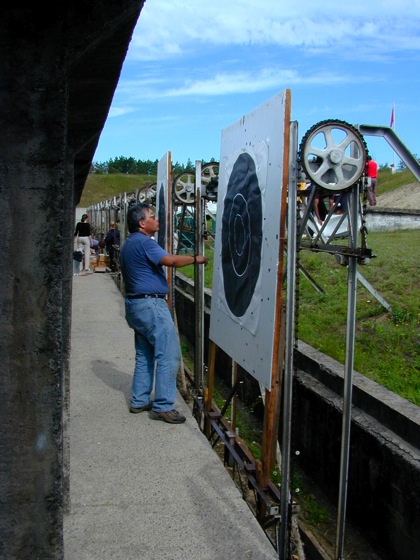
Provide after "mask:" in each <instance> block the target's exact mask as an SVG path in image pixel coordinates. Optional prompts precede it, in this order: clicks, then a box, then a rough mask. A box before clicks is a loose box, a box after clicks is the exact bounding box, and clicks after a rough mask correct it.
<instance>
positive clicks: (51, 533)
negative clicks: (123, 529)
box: [0, 0, 143, 560]
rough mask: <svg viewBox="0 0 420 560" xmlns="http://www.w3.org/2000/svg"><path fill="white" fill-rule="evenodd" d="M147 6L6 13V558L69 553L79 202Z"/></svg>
mask: <svg viewBox="0 0 420 560" xmlns="http://www.w3.org/2000/svg"><path fill="white" fill-rule="evenodd" d="M142 5H143V2H141V1H137V0H91V1H90V2H64V3H63V2H61V3H60V2H58V3H56V4H54V5H52V6H48V7H47V6H46V5H42V4H39V3H33V2H32V3H31V2H23V3H20V4H19V5H18V6H16V5H12V4H10V5H5V6H4V7H3V8H2V17H1V18H0V28H1V31H0V37H1V51H0V53H1V54H0V75H1V81H2V87H1V89H0V99H1V100H0V114H1V123H2V134H1V136H0V154H1V165H0V193H1V204H0V217H1V224H2V235H1V240H2V266H1V267H0V283H1V288H2V289H1V291H0V307H1V330H0V364H1V375H0V395H1V397H0V398H1V401H0V402H1V404H0V433H1V437H0V504H1V507H0V558H2V559H19V560H26V559H28V560H29V559H35V558H39V559H42V560H50V559H61V558H63V511H64V508H65V507H66V505H67V504H66V499H67V498H68V484H69V469H68V466H69V455H70V451H69V441H68V437H67V435H68V432H67V425H68V421H69V419H68V410H69V399H70V395H69V375H70V364H69V356H70V326H71V297H72V251H73V233H74V218H75V206H76V205H77V203H78V201H79V200H80V196H81V192H82V190H83V187H84V184H85V181H86V176H87V173H88V171H89V168H90V164H91V161H92V158H93V155H94V152H95V149H96V146H97V143H98V140H99V136H100V133H101V130H102V128H103V125H104V123H105V120H106V117H107V114H108V111H109V107H110V104H111V101H112V97H113V94H114V91H115V87H116V85H117V83H118V77H119V74H120V71H121V66H122V63H123V61H124V58H125V55H126V52H127V49H128V44H129V41H130V39H131V35H132V32H133V29H134V27H135V24H136V23H137V19H138V16H139V13H140V10H141V7H142Z"/></svg>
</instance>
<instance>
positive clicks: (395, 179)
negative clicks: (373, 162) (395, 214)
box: [376, 169, 417, 196]
mask: <svg viewBox="0 0 420 560" xmlns="http://www.w3.org/2000/svg"><path fill="white" fill-rule="evenodd" d="M416 181H417V179H416V178H415V177H414V175H413V174H412V172H411V171H410V170H409V169H404V171H398V172H397V173H392V171H391V170H390V169H388V170H382V171H381V170H380V171H379V173H378V186H377V192H376V194H377V195H378V196H379V195H381V194H384V193H386V192H391V191H394V190H396V189H398V188H399V187H403V186H405V185H409V184H410V183H414V182H416Z"/></svg>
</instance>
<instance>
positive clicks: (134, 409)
mask: <svg viewBox="0 0 420 560" xmlns="http://www.w3.org/2000/svg"><path fill="white" fill-rule="evenodd" d="M152 406H153V405H152V403H149V404H145V405H144V406H137V407H135V406H130V412H132V413H133V414H138V413H139V412H145V411H146V410H152Z"/></svg>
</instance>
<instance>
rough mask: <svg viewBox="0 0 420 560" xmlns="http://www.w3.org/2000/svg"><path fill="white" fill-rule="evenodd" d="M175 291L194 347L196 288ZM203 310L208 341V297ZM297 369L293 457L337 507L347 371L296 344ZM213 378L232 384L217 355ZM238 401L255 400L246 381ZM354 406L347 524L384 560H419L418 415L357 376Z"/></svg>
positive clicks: (182, 284) (185, 285)
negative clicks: (296, 456)
mask: <svg viewBox="0 0 420 560" xmlns="http://www.w3.org/2000/svg"><path fill="white" fill-rule="evenodd" d="M176 285H177V290H176V311H177V319H178V324H179V329H180V332H181V333H182V334H183V335H185V336H186V337H187V338H188V339H189V340H190V342H191V343H193V342H194V320H193V318H194V302H193V293H194V291H193V286H192V283H191V282H190V281H188V280H187V279H186V278H185V277H183V276H182V275H180V274H179V273H177V277H176ZM205 307H206V321H205V340H206V341H207V340H208V324H209V316H208V314H209V309H210V307H211V291H210V290H206V292H205ZM206 352H207V349H206ZM205 355H207V354H206V353H205ZM296 366H297V368H298V370H297V374H296V377H295V382H294V389H293V392H294V397H293V420H292V426H293V429H292V433H293V444H292V449H298V450H299V451H300V454H299V464H300V466H301V467H302V468H304V470H305V471H306V472H307V473H308V475H309V476H310V477H311V478H312V479H313V480H314V482H315V483H316V484H317V485H318V486H319V487H320V488H321V489H322V490H323V491H324V492H325V494H326V495H327V496H329V497H330V499H331V500H332V501H333V503H334V505H336V503H337V499H338V488H339V482H338V479H339V469H340V446H341V430H342V404H343V399H342V395H343V370H344V368H343V366H342V365H341V364H339V363H338V362H336V361H335V360H332V359H331V358H329V357H328V356H325V355H324V354H322V353H321V352H318V351H316V350H315V349H313V348H312V347H310V346H308V345H306V344H305V343H303V342H301V341H299V345H298V352H297V363H296ZM216 374H217V376H220V377H222V378H223V379H224V380H225V381H229V379H230V361H229V358H228V357H227V356H226V354H224V353H223V352H222V351H220V350H218V351H217V355H216ZM253 391H254V395H253V397H252V392H253ZM243 393H244V394H245V398H246V399H247V400H248V401H252V398H254V399H255V400H256V399H257V397H258V394H259V393H258V385H256V384H255V383H253V381H252V378H251V377H250V376H248V378H247V379H246V382H245V391H243ZM353 405H354V406H353V411H352V415H353V416H352V427H351V451H350V470H349V482H348V501H347V517H348V519H350V520H351V522H352V524H353V525H355V526H357V527H358V528H359V529H360V531H361V533H362V534H363V535H364V537H365V538H366V540H368V541H370V543H371V544H372V545H373V546H374V548H375V549H376V550H377V551H378V554H380V555H381V557H382V558H383V559H384V560H385V559H387V560H388V559H389V560H413V558H420V532H419V531H418V528H419V527H420V408H419V407H417V406H415V405H413V404H411V403H410V402H408V401H406V400H405V399H402V398H401V397H399V396H398V395H395V394H394V393H391V392H390V391H387V390H386V389H385V388H383V387H381V386H380V385H378V384H377V383H375V382H373V381H370V380H369V379H367V378H365V377H364V376H362V375H360V374H358V373H357V372H355V374H354V382H353ZM280 433H281V431H280Z"/></svg>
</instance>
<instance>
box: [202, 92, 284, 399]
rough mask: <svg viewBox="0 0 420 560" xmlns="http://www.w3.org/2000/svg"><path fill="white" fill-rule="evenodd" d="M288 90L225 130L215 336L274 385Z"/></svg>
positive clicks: (214, 293) (241, 362)
mask: <svg viewBox="0 0 420 560" xmlns="http://www.w3.org/2000/svg"><path fill="white" fill-rule="evenodd" d="M287 95H288V92H283V93H279V94H278V95H276V96H274V97H273V98H271V99H270V100H269V101H267V102H266V103H264V104H263V105H261V106H260V107H258V108H257V109H255V110H254V111H253V112H251V113H249V114H248V115H246V116H244V117H242V118H241V119H240V120H239V121H238V122H236V123H234V124H232V125H231V126H229V127H227V128H225V129H223V130H222V137H221V149H220V164H219V186H218V197H217V216H216V241H215V255H214V272H213V285H212V304H211V317H210V339H211V340H212V341H213V342H214V343H215V344H216V345H217V346H219V347H220V348H221V349H222V350H224V351H225V352H226V353H227V354H228V355H229V356H230V357H231V358H232V359H233V360H234V361H236V362H237V363H238V364H239V365H241V366H242V367H243V368H244V369H245V370H246V371H247V372H248V373H250V374H251V375H252V376H253V377H255V378H256V379H257V380H258V381H259V382H260V383H262V384H263V385H264V386H265V387H266V388H267V389H270V388H271V375H272V368H273V344H274V336H275V321H276V297H277V295H276V294H277V282H278V278H277V272H278V264H279V243H280V214H281V205H282V202H281V201H282V183H283V167H284V161H285V147H284V131H285V117H286V98H287ZM288 124H289V123H287V130H288ZM286 161H287V159H286ZM284 188H286V186H285V187H284Z"/></svg>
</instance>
